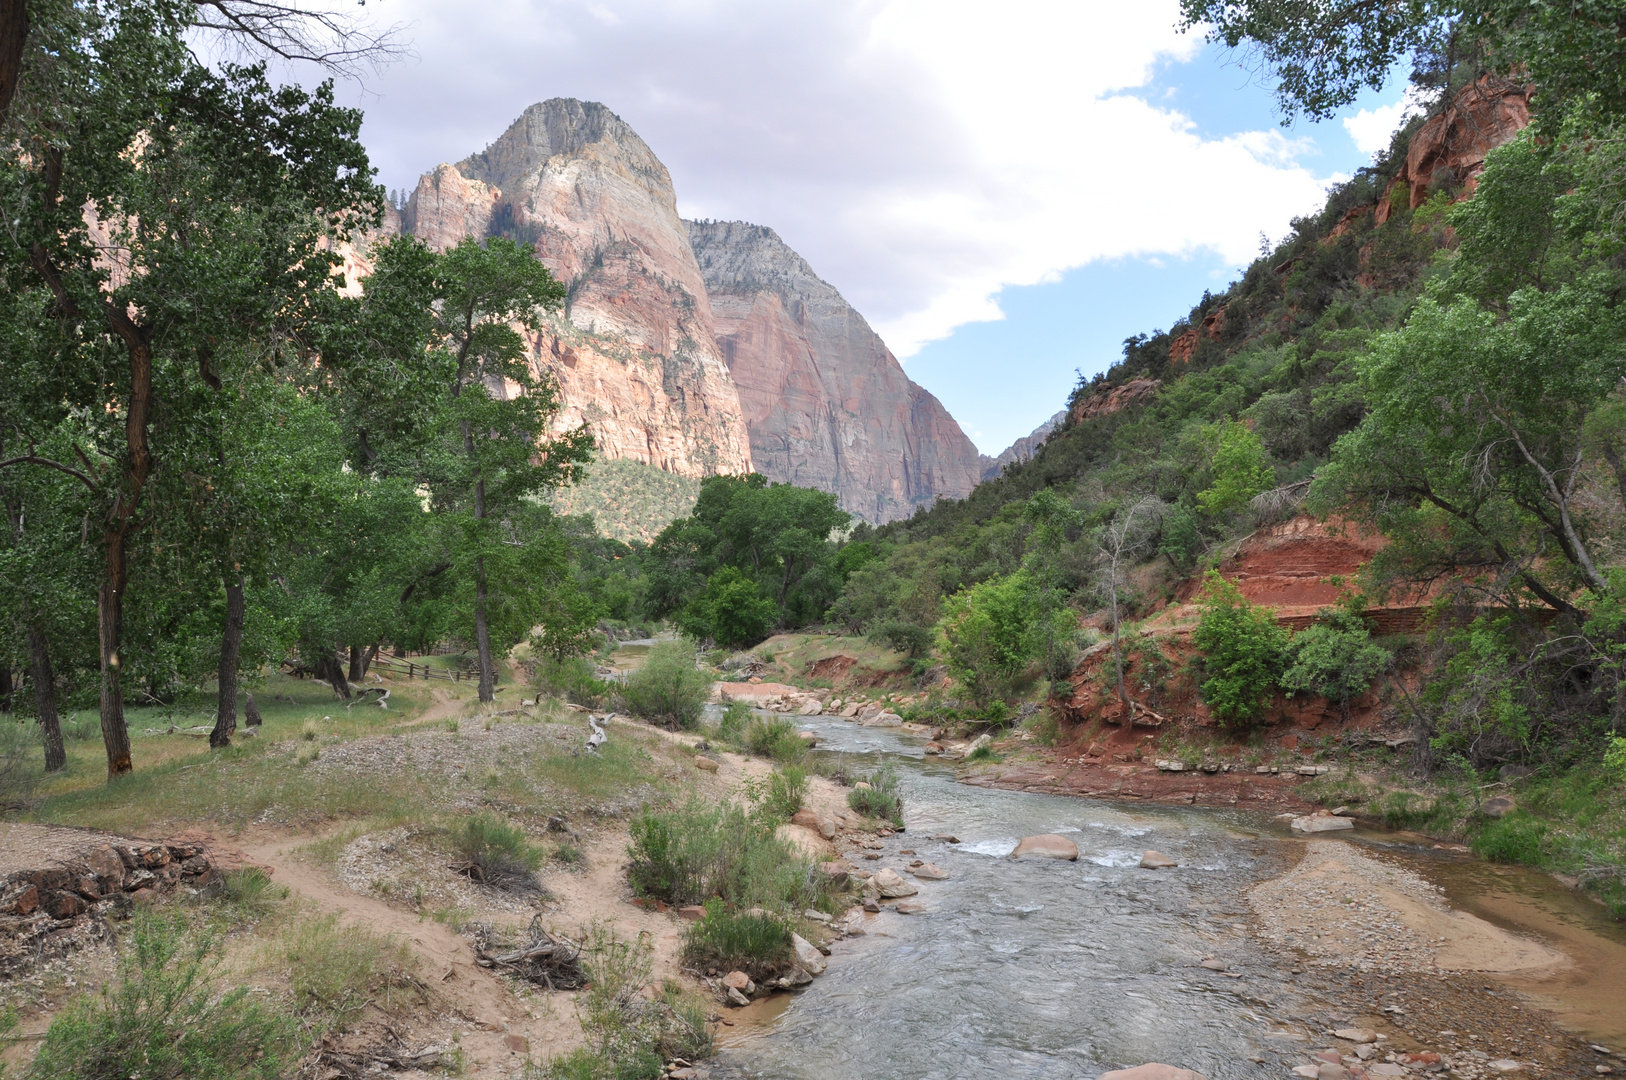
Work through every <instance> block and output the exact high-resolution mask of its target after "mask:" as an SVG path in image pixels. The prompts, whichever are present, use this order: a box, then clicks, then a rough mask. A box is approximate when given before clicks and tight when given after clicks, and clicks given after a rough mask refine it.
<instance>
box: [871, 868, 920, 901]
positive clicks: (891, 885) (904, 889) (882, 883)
mask: <svg viewBox="0 0 1626 1080" xmlns="http://www.w3.org/2000/svg"><path fill="white" fill-rule="evenodd" d="M869 883H870V884H871V885H873V886H875V889H876V891H877V892H879V893H880V894H881V899H883V900H896V899H897V898H898V897H900V896H914V895H915V894H917V893H919V892H920V890H919V889H917V888H915V887H914V885H912V884H910V883H909V882H907V881H905V880H903V875H901V874H899V873H898V872H897V871H896V870H894V869H892V868H891V867H887V868H886V869H885V870H882V871H881V872H880V873H878V874H876V875H875V876H874V877H872V878H870V879H869Z"/></svg>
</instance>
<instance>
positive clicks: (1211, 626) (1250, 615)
mask: <svg viewBox="0 0 1626 1080" xmlns="http://www.w3.org/2000/svg"><path fill="white" fill-rule="evenodd" d="M1199 603H1200V604H1201V606H1202V609H1203V614H1202V619H1201V621H1199V622H1198V624H1197V629H1196V631H1195V632H1194V633H1193V634H1192V643H1193V644H1195V645H1196V646H1197V648H1198V650H1199V651H1201V652H1202V654H1203V656H1202V670H1203V675H1204V678H1203V681H1202V684H1201V686H1200V688H1199V689H1200V692H1201V693H1202V697H1203V702H1204V703H1205V704H1206V705H1207V706H1208V707H1209V709H1210V710H1212V712H1213V714H1214V716H1215V717H1216V718H1217V719H1218V720H1219V721H1220V723H1222V724H1224V725H1225V726H1226V727H1241V728H1245V727H1251V726H1252V725H1253V724H1255V723H1257V722H1258V721H1259V720H1260V719H1262V718H1263V716H1264V710H1265V706H1266V705H1267V704H1268V703H1269V701H1270V698H1271V695H1272V694H1273V693H1275V690H1276V678H1277V673H1278V672H1279V671H1280V670H1281V663H1282V651H1283V649H1284V648H1285V646H1286V645H1287V631H1285V630H1283V629H1282V628H1281V627H1279V626H1277V625H1276V620H1275V618H1274V617H1273V616H1272V615H1271V613H1270V612H1269V611H1268V610H1264V609H1261V608H1257V607H1255V606H1254V605H1252V604H1250V603H1248V601H1247V600H1245V599H1244V598H1243V596H1242V593H1241V591H1240V590H1239V589H1237V587H1236V586H1235V585H1234V584H1232V583H1231V582H1229V581H1227V580H1225V579H1224V578H1223V577H1221V576H1220V575H1219V571H1217V570H1210V571H1209V572H1208V574H1207V575H1206V576H1205V577H1204V579H1203V593H1202V597H1201V599H1200V600H1199Z"/></svg>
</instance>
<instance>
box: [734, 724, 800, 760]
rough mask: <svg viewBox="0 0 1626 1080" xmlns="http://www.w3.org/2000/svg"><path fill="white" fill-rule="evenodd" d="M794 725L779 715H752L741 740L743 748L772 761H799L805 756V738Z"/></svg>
mask: <svg viewBox="0 0 1626 1080" xmlns="http://www.w3.org/2000/svg"><path fill="white" fill-rule="evenodd" d="M796 730H797V729H796V725H795V724H794V723H792V722H791V721H789V720H786V719H785V718H784V717H780V716H753V717H751V722H750V723H749V724H747V725H746V726H745V731H744V733H743V734H742V735H741V741H742V742H743V743H744V745H745V749H746V750H748V751H749V752H751V753H753V754H757V755H759V756H761V757H765V758H769V759H771V760H773V761H782V762H800V761H801V760H802V759H803V758H805V757H807V740H806V739H804V738H802V737H801V736H800V735H798V734H797V733H796Z"/></svg>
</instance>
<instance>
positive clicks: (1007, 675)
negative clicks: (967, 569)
mask: <svg viewBox="0 0 1626 1080" xmlns="http://www.w3.org/2000/svg"><path fill="white" fill-rule="evenodd" d="M1033 593H1034V589H1033V587H1032V579H1031V578H1030V577H1029V575H1028V574H1027V573H1026V571H1022V570H1018V571H1017V572H1016V573H1014V574H1007V575H1005V576H1004V577H1000V578H991V579H990V580H988V581H985V582H983V583H982V584H980V585H973V586H971V587H970V588H967V589H961V590H960V591H959V592H957V593H955V594H954V595H953V596H951V597H949V598H948V599H947V600H945V601H944V602H943V618H942V620H941V621H940V622H939V623H938V648H939V651H941V652H942V654H943V661H944V663H945V664H946V665H947V667H948V669H949V673H950V674H952V675H953V676H954V678H955V679H956V680H957V681H958V682H959V683H960V684H961V685H962V686H964V687H965V688H966V690H967V691H969V692H970V694H971V696H972V698H974V699H975V700H976V702H977V703H978V704H979V705H981V704H986V703H987V702H988V701H990V700H992V699H993V698H994V697H997V696H999V695H1000V694H1001V693H1002V692H1004V691H1006V690H1008V689H1009V688H1010V686H1011V684H1012V682H1013V681H1014V680H1015V679H1016V677H1017V676H1018V675H1019V674H1021V672H1022V670H1023V669H1024V668H1026V667H1027V666H1028V664H1030V663H1032V662H1033V659H1034V657H1035V656H1036V655H1037V654H1038V650H1039V644H1040V643H1039V642H1038V641H1037V640H1036V638H1037V635H1036V634H1035V632H1034V631H1035V625H1036V619H1037V616H1038V612H1037V605H1036V603H1035V598H1034V595H1033Z"/></svg>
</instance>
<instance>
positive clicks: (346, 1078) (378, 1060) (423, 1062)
mask: <svg viewBox="0 0 1626 1080" xmlns="http://www.w3.org/2000/svg"><path fill="white" fill-rule="evenodd" d="M314 1057H315V1061H314V1065H315V1066H316V1067H315V1069H314V1070H313V1071H314V1073H315V1075H316V1076H319V1077H322V1078H323V1080H341V1078H342V1080H363V1078H364V1077H369V1078H370V1077H374V1076H377V1075H378V1074H379V1073H380V1072H383V1071H385V1070H390V1069H398V1070H401V1071H406V1070H408V1069H417V1070H422V1071H425V1072H427V1071H429V1070H431V1069H446V1068H452V1067H454V1066H455V1065H456V1064H457V1057H456V1055H454V1054H452V1053H449V1052H448V1051H447V1049H446V1048H445V1047H441V1046H425V1047H422V1048H420V1049H417V1050H409V1049H407V1048H406V1046H405V1045H404V1044H403V1043H402V1042H401V1040H400V1037H399V1036H397V1035H396V1034H395V1033H394V1032H393V1031H392V1032H390V1040H389V1042H387V1043H382V1044H379V1045H377V1046H368V1047H365V1048H363V1049H359V1050H349V1049H339V1048H338V1047H336V1046H333V1045H331V1044H328V1045H323V1046H320V1047H318V1048H317V1050H316V1053H315V1055H314ZM381 1066H382V1068H381Z"/></svg>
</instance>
